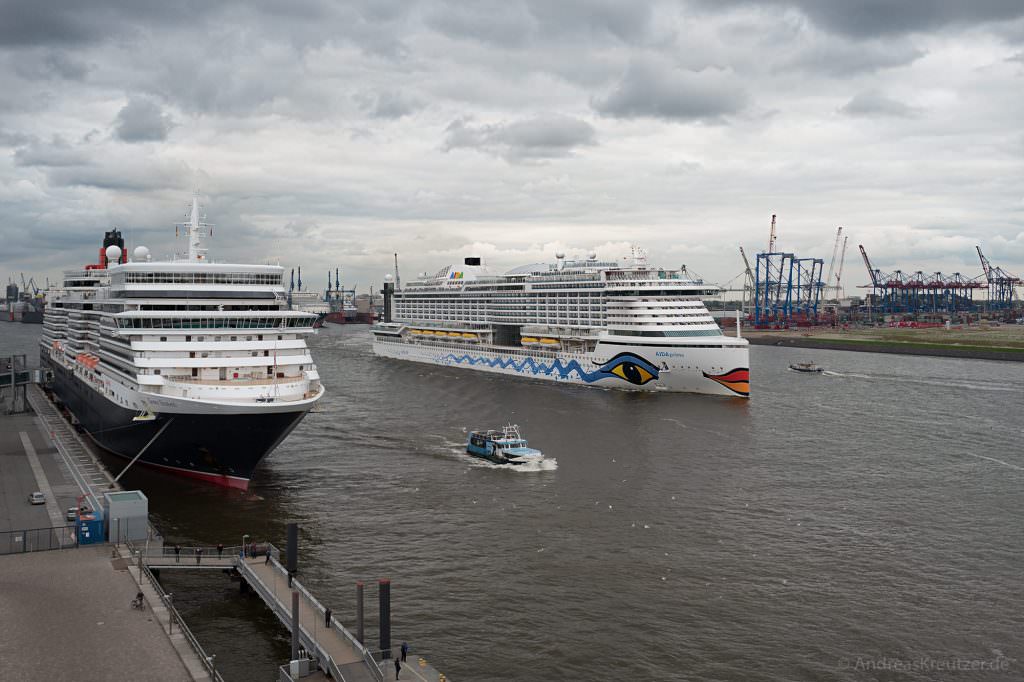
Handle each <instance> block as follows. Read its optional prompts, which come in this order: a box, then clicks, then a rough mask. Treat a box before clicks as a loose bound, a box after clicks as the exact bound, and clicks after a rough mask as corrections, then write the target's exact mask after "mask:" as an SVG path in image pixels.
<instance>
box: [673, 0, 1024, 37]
mask: <svg viewBox="0 0 1024 682" xmlns="http://www.w3.org/2000/svg"><path fill="white" fill-rule="evenodd" d="M692 1H693V2H694V4H696V5H699V6H702V7H705V8H708V9H710V10H712V11H718V10H721V9H722V8H726V7H750V8H763V7H765V6H767V5H775V6H778V7H791V8H794V9H797V10H799V11H800V12H802V13H803V14H804V15H805V16H806V17H807V18H808V19H810V20H811V21H812V22H813V23H814V24H815V25H816V26H819V27H820V28H822V29H824V30H826V31H830V32H832V33H837V34H842V35H847V36H852V37H855V38H872V37H876V36H892V35H899V34H903V33H921V32H928V31H935V30H939V29H943V28H948V27H958V26H975V25H979V24H987V23H997V22H1004V21H1011V20H1013V19H1017V18H1019V17H1022V16H1024V3H1022V2H1020V0H974V1H973V2H969V1H965V0H692Z"/></svg>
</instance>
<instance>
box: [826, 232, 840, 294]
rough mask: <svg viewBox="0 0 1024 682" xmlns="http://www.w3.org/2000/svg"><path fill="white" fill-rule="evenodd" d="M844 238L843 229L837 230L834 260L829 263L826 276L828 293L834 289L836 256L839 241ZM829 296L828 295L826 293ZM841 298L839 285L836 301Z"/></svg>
mask: <svg viewBox="0 0 1024 682" xmlns="http://www.w3.org/2000/svg"><path fill="white" fill-rule="evenodd" d="M842 236H843V228H842V227H840V228H839V229H838V230H836V243H835V244H833V245H832V260H830V261H829V262H828V274H827V275H826V276H825V289H826V291H827V290H828V289H830V288H831V287H832V272H833V270H834V269H835V265H836V256H838V255H839V240H840V239H841V238H842ZM826 295H827V293H826ZM838 298H839V292H838V285H837V286H836V299H838Z"/></svg>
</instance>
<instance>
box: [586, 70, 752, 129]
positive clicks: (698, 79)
mask: <svg viewBox="0 0 1024 682" xmlns="http://www.w3.org/2000/svg"><path fill="white" fill-rule="evenodd" d="M747 104H748V96H747V94H746V92H744V90H743V89H742V87H740V86H739V85H738V84H737V83H736V81H735V79H734V77H733V76H732V74H730V73H728V72H725V71H723V70H720V69H711V68H708V69H704V70H702V71H690V70H687V69H679V68H676V67H674V66H672V65H670V64H667V63H665V62H662V61H658V60H654V59H636V60H634V61H633V62H632V63H631V64H630V65H629V69H628V70H627V71H626V74H625V76H623V78H622V80H621V82H620V83H619V84H618V85H617V86H616V87H615V89H614V90H612V92H611V93H610V94H608V96H607V97H604V98H598V99H596V100H594V102H593V107H594V109H595V110H596V111H598V112H600V113H601V114H603V115H605V116H611V117H615V118H642V117H650V118H660V119H664V120H667V121H702V122H716V121H719V120H721V119H722V118H723V117H725V116H729V115H731V114H736V113H738V112H740V111H742V110H743V109H744V108H745V107H746V106H747Z"/></svg>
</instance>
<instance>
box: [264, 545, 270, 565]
mask: <svg viewBox="0 0 1024 682" xmlns="http://www.w3.org/2000/svg"><path fill="white" fill-rule="evenodd" d="M269 563H270V547H269V546H268V547H267V560H266V561H264V562H263V565H264V566H266V565H267V564H269Z"/></svg>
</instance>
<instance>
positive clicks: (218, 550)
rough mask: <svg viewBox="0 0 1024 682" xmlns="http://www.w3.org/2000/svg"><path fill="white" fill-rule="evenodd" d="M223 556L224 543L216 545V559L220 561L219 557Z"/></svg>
mask: <svg viewBox="0 0 1024 682" xmlns="http://www.w3.org/2000/svg"><path fill="white" fill-rule="evenodd" d="M222 554H224V543H223V542H218V543H217V558H218V559H220V557H221V555H222Z"/></svg>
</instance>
